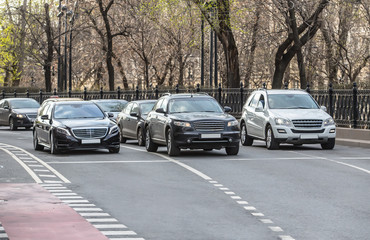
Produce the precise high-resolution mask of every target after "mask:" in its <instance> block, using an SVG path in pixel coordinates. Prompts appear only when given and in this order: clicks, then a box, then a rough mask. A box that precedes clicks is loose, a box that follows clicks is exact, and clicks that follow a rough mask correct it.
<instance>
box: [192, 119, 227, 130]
mask: <svg viewBox="0 0 370 240" xmlns="http://www.w3.org/2000/svg"><path fill="white" fill-rule="evenodd" d="M194 128H195V130H196V131H223V130H224V129H225V122H224V121H198V122H194Z"/></svg>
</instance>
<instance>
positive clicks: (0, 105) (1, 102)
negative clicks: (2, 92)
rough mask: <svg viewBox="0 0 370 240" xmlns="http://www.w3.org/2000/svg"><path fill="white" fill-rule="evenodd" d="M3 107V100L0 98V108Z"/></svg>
mask: <svg viewBox="0 0 370 240" xmlns="http://www.w3.org/2000/svg"><path fill="white" fill-rule="evenodd" d="M3 107H4V100H1V101H0V108H3Z"/></svg>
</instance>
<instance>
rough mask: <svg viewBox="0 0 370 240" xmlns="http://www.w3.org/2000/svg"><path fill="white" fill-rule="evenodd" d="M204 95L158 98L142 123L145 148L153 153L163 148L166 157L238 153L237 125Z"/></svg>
mask: <svg viewBox="0 0 370 240" xmlns="http://www.w3.org/2000/svg"><path fill="white" fill-rule="evenodd" d="M229 111H231V108H229V107H225V108H224V109H222V107H221V106H220V105H219V104H218V102H217V101H216V99H214V98H213V97H211V96H208V95H206V94H174V95H170V94H169V95H166V96H163V97H161V98H160V99H159V100H158V102H157V103H156V104H155V106H154V107H153V110H152V111H150V112H149V114H148V117H147V119H146V121H145V133H146V138H145V146H146V149H147V151H149V152H155V151H157V149H158V146H159V145H167V153H168V155H170V156H176V155H179V154H180V149H187V148H188V149H204V150H206V151H209V150H212V149H221V148H225V149H226V153H227V154H228V155H236V154H238V152H239V142H240V134H239V126H238V124H239V123H238V121H237V120H236V119H235V118H234V117H233V116H231V115H230V114H228V113H227V112H229Z"/></svg>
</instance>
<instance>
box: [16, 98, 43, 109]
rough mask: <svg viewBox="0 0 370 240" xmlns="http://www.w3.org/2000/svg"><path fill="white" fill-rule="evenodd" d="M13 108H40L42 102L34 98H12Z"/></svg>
mask: <svg viewBox="0 0 370 240" xmlns="http://www.w3.org/2000/svg"><path fill="white" fill-rule="evenodd" d="M10 105H11V107H12V108H14V109H16V108H39V107H40V104H39V103H38V102H36V101H35V100H32V99H29V100H27V99H25V100H12V101H11V102H10Z"/></svg>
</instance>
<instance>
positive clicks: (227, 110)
mask: <svg viewBox="0 0 370 240" xmlns="http://www.w3.org/2000/svg"><path fill="white" fill-rule="evenodd" d="M224 111H225V112H226V113H229V112H231V111H232V109H231V107H228V106H225V107H224Z"/></svg>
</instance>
